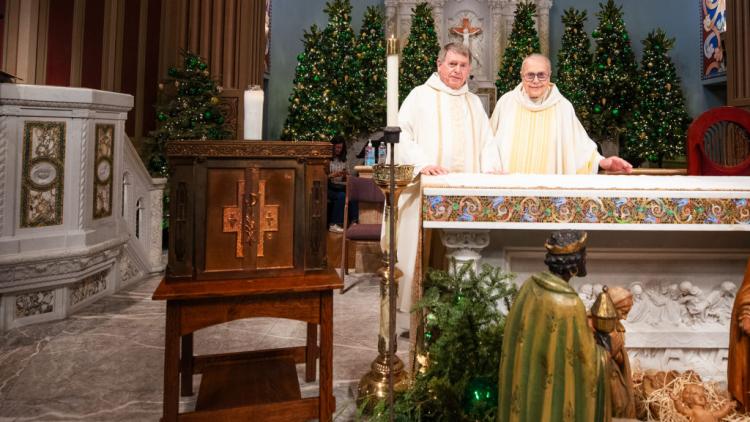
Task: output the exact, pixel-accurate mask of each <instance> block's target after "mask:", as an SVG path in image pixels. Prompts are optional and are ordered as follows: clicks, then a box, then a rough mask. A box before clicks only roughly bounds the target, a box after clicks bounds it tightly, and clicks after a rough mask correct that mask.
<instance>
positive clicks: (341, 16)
mask: <svg viewBox="0 0 750 422" xmlns="http://www.w3.org/2000/svg"><path fill="white" fill-rule="evenodd" d="M325 12H326V14H328V25H327V26H326V28H325V29H324V30H323V39H322V41H321V45H320V49H321V52H322V54H323V57H325V60H324V61H323V67H324V68H325V71H324V74H325V81H326V83H327V84H328V91H327V92H326V91H323V94H324V95H323V102H324V105H325V107H326V109H327V111H328V113H329V115H330V120H328V119H326V121H327V126H328V128H327V129H328V133H329V134H330V136H331V138H336V137H347V136H351V135H352V134H353V133H354V132H355V131H356V124H355V122H354V119H353V118H352V114H351V109H350V107H351V103H352V98H355V97H357V96H361V95H364V94H363V92H362V86H361V85H359V84H357V83H356V78H355V77H354V75H356V74H357V71H358V70H359V64H358V63H357V60H356V58H355V53H354V43H355V41H356V37H355V36H354V30H353V29H352V5H351V2H350V0H331V1H329V2H328V3H326V8H325Z"/></svg>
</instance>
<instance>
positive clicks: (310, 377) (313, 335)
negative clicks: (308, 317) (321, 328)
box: [305, 322, 318, 382]
mask: <svg viewBox="0 0 750 422" xmlns="http://www.w3.org/2000/svg"><path fill="white" fill-rule="evenodd" d="M317 358H318V324H311V323H309V322H308V323H307V347H306V348H305V381H307V382H313V381H315V369H316V365H315V364H316V362H315V361H316V359H317Z"/></svg>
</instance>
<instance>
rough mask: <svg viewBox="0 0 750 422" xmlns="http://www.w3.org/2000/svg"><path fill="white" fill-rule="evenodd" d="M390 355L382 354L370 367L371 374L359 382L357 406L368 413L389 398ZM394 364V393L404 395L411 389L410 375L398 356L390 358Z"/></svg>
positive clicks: (367, 374)
mask: <svg viewBox="0 0 750 422" xmlns="http://www.w3.org/2000/svg"><path fill="white" fill-rule="evenodd" d="M388 358H389V356H388V353H381V354H379V355H378V357H377V358H375V360H374V361H373V362H372V364H371V365H370V372H368V373H366V374H365V375H364V376H363V377H362V379H361V380H360V381H359V387H358V389H357V405H358V406H360V407H362V406H364V410H365V411H366V412H371V411H372V409H373V407H375V405H376V404H377V403H378V402H380V401H382V400H386V399H387V398H388V376H389V374H390V372H389V371H388ZM390 359H391V362H392V364H393V392H394V394H398V393H403V392H404V391H406V389H407V388H409V385H410V382H411V381H410V378H409V373H408V372H406V371H405V370H404V363H403V362H402V361H401V359H399V357H398V356H390Z"/></svg>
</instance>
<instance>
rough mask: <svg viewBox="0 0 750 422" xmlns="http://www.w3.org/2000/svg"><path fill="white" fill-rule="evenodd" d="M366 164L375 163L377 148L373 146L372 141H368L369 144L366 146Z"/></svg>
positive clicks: (371, 164)
mask: <svg viewBox="0 0 750 422" xmlns="http://www.w3.org/2000/svg"><path fill="white" fill-rule="evenodd" d="M365 165H366V166H374V165H375V148H373V146H372V141H370V142H368V143H367V146H366V147H365Z"/></svg>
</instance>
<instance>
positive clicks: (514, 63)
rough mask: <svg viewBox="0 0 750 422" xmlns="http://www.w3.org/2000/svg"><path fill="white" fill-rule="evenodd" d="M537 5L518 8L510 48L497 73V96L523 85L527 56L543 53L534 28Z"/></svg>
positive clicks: (531, 4) (506, 49) (522, 5)
mask: <svg viewBox="0 0 750 422" xmlns="http://www.w3.org/2000/svg"><path fill="white" fill-rule="evenodd" d="M535 15H536V4H534V3H519V4H518V5H517V6H516V12H515V18H514V20H513V29H512V30H511V33H510V38H509V40H508V46H507V47H506V48H505V51H504V52H503V61H502V63H501V64H500V70H499V71H498V72H497V80H496V81H495V86H497V96H498V97H500V96H501V95H503V94H505V93H506V92H508V91H512V90H513V89H514V88H515V87H516V85H518V84H519V83H521V65H522V64H523V59H525V58H526V56H528V55H530V54H533V53H538V52H540V51H541V49H540V47H539V36H538V35H537V33H536V29H535V28H534V16H535Z"/></svg>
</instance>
